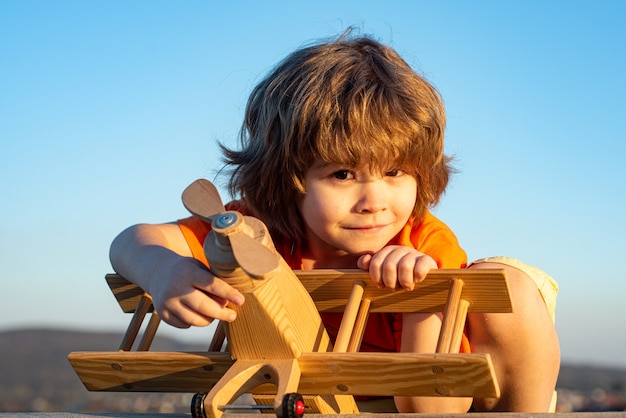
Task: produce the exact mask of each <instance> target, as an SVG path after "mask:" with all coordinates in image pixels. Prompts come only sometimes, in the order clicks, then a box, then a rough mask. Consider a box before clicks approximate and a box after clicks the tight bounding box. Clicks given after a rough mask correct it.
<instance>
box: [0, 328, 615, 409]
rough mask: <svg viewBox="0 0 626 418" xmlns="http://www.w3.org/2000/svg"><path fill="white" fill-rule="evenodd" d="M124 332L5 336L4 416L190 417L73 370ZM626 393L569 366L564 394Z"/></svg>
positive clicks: (170, 399)
mask: <svg viewBox="0 0 626 418" xmlns="http://www.w3.org/2000/svg"><path fill="white" fill-rule="evenodd" d="M121 339H122V334H121V333H119V334H118V333H100V332H96V333H93V332H79V331H69V330H63V329H22V330H13V331H6V332H0V371H1V372H0V412H23V411H31V412H32V411H34V412H54V411H56V412H111V413H114V412H129V413H130V412H134V413H156V412H164V413H187V412H188V411H189V405H190V402H191V396H192V395H191V394H154V393H153V394H138V393H130V394H120V393H98V392H88V391H87V390H86V389H85V388H84V386H83V384H82V383H81V381H80V380H79V379H78V377H77V376H76V374H75V373H74V370H73V369H72V367H71V366H70V364H69V362H68V360H67V355H68V354H69V353H70V352H72V351H114V350H117V346H118V344H119V342H120V341H121ZM153 349H155V350H161V351H198V350H200V351H201V350H205V349H206V347H201V346H197V345H196V346H193V345H190V344H185V343H181V342H180V341H177V340H174V339H171V338H166V337H157V338H156V339H155V341H154V343H153ZM598 388H600V389H603V390H605V391H618V392H621V393H624V391H625V390H626V370H623V369H615V368H610V367H594V366H588V365H570V364H564V365H562V367H561V373H560V377H559V382H558V389H559V390H565V389H567V390H569V391H578V392H581V393H589V392H591V391H593V390H594V389H598Z"/></svg>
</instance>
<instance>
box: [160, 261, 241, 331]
mask: <svg viewBox="0 0 626 418" xmlns="http://www.w3.org/2000/svg"><path fill="white" fill-rule="evenodd" d="M164 270H165V271H164ZM167 270H169V272H168V271H167ZM160 273H161V274H157V276H160V277H155V278H154V280H153V281H152V282H151V286H150V295H151V296H152V302H153V304H154V307H155V309H156V311H157V312H158V313H159V316H160V317H161V319H163V320H164V321H165V322H167V323H168V324H170V325H172V326H174V327H177V328H189V327H191V326H200V327H201V326H206V325H209V324H210V323H211V322H213V320H214V319H219V320H222V321H227V322H231V321H233V320H234V319H235V317H236V313H235V311H234V310H232V309H230V308H228V307H227V304H228V302H230V303H233V304H235V305H241V304H243V302H244V297H243V295H242V294H241V293H240V292H239V291H238V290H237V289H235V288H234V287H232V286H230V285H229V284H227V283H226V282H225V281H223V280H221V279H219V278H218V277H216V276H214V275H213V274H211V272H209V271H208V270H207V269H206V267H204V265H202V264H201V263H200V262H199V261H197V260H195V259H193V258H189V257H179V259H178V260H177V261H176V263H174V264H173V265H172V266H171V268H169V269H163V270H161V271H160Z"/></svg>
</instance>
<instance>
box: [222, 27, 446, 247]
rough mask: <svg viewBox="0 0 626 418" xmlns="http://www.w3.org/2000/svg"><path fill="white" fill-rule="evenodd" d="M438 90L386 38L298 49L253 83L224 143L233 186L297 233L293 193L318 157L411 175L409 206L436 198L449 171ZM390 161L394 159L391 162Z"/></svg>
mask: <svg viewBox="0 0 626 418" xmlns="http://www.w3.org/2000/svg"><path fill="white" fill-rule="evenodd" d="M444 130H445V110H444V106H443V102H442V100H441V97H440V96H439V94H438V92H437V91H436V90H435V89H434V88H433V87H432V86H431V85H430V84H429V83H428V82H427V81H426V80H424V79H423V78H422V77H421V76H419V75H418V74H417V73H416V72H415V71H413V70H412V69H411V67H410V66H409V65H408V64H407V63H406V62H405V61H404V60H403V59H402V58H401V57H400V56H399V55H398V54H397V53H396V52H395V51H394V50H393V49H391V48H390V47H387V46H385V45H383V44H381V43H379V42H377V41H375V40H373V39H372V38H370V37H366V36H360V37H355V38H350V37H349V35H343V36H341V37H340V38H339V39H337V40H334V41H331V42H326V43H320V44H316V45H312V46H308V47H304V48H302V49H299V50H296V51H295V52H293V53H292V54H291V55H289V56H287V57H286V58H285V59H284V60H283V61H282V62H280V63H279V64H278V65H277V66H276V67H275V68H274V69H273V71H271V72H270V73H269V74H268V75H267V76H266V77H265V78H264V79H263V80H262V81H261V82H260V83H259V84H258V85H257V86H256V87H255V88H254V90H253V91H252V93H251V95H250V98H249V100H248V103H247V107H246V112H245V117H244V121H243V125H242V129H241V133H240V142H241V149H240V150H232V149H228V148H227V147H225V146H224V145H222V146H221V148H222V151H223V152H224V161H225V163H226V165H227V167H230V168H231V169H232V177H231V179H230V183H229V190H230V192H231V193H232V194H239V195H240V196H241V198H242V199H243V201H244V204H245V206H246V207H247V208H249V209H250V211H251V214H252V215H253V216H256V217H258V218H260V219H261V220H262V221H263V222H264V223H265V224H266V225H267V226H268V228H269V230H270V233H271V234H272V235H273V236H276V235H275V234H279V235H280V236H284V237H289V238H291V239H295V240H300V239H302V238H303V222H302V219H301V216H300V212H299V210H298V203H299V202H300V201H301V199H302V198H303V196H304V194H305V193H306V184H304V176H305V173H306V171H307V170H308V169H309V168H310V167H311V165H312V164H313V162H314V161H315V160H316V159H322V160H323V161H326V162H332V163H340V164H345V165H346V166H347V167H356V166H358V165H360V164H369V165H370V167H372V169H373V170H380V171H381V172H384V171H386V170H389V169H391V168H401V169H402V170H404V171H407V172H408V173H409V174H412V175H414V176H415V178H416V179H417V201H416V203H415V208H414V210H413V215H414V216H416V217H417V218H418V219H421V218H422V217H423V216H424V214H425V212H426V210H427V209H428V208H429V207H431V206H433V205H435V204H437V203H438V201H439V198H440V197H441V195H442V194H443V192H444V191H445V188H446V186H447V183H448V178H449V176H450V173H451V172H452V168H451V167H450V159H449V158H448V157H446V156H445V155H444V141H443V137H444ZM390 164H391V165H390Z"/></svg>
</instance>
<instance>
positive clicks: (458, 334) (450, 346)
mask: <svg viewBox="0 0 626 418" xmlns="http://www.w3.org/2000/svg"><path fill="white" fill-rule="evenodd" d="M462 294H463V280H461V279H457V278H453V279H451V280H450V290H449V292H448V301H447V302H446V306H445V310H444V313H443V323H442V324H441V331H440V333H439V340H438V341H437V350H436V352H437V353H458V352H459V346H460V344H461V339H462V338H463V329H464V327H465V319H466V318H467V311H468V309H469V302H467V301H466V300H463V299H461V296H462Z"/></svg>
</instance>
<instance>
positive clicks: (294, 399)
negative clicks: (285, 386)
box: [280, 393, 304, 418]
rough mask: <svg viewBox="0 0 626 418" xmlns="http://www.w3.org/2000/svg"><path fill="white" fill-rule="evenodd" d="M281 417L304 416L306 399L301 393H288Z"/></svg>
mask: <svg viewBox="0 0 626 418" xmlns="http://www.w3.org/2000/svg"><path fill="white" fill-rule="evenodd" d="M281 412H282V414H281V415H280V416H281V418H302V416H303V415H304V399H303V398H302V395H300V394H299V393H287V394H285V396H284V397H283V403H282V405H281Z"/></svg>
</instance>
